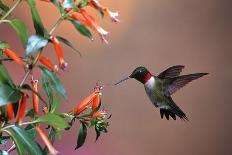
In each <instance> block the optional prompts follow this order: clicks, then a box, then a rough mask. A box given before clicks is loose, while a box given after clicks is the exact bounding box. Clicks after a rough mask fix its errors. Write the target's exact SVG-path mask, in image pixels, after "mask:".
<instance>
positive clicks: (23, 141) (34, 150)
mask: <svg viewBox="0 0 232 155" xmlns="http://www.w3.org/2000/svg"><path fill="white" fill-rule="evenodd" d="M8 133H9V135H10V136H11V138H12V139H13V140H14V142H15V145H16V146H17V151H18V154H20V155H25V154H26V152H28V153H29V154H42V152H41V150H40V148H39V147H38V144H37V143H36V142H35V141H34V140H33V139H32V137H31V136H30V135H29V134H28V133H27V132H26V131H25V130H24V129H23V128H21V127H19V126H13V127H12V128H11V130H8Z"/></svg>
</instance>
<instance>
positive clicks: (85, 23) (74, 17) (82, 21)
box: [69, 12, 91, 27]
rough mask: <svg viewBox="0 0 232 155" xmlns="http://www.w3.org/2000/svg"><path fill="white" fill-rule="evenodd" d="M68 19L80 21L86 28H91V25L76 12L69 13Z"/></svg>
mask: <svg viewBox="0 0 232 155" xmlns="http://www.w3.org/2000/svg"><path fill="white" fill-rule="evenodd" d="M69 17H70V18H72V19H75V20H78V21H80V22H81V23H82V24H84V25H85V26H86V27H91V24H90V23H89V22H88V21H87V20H86V19H85V18H84V17H81V16H80V15H79V14H78V13H77V12H74V13H71V14H70V15H69Z"/></svg>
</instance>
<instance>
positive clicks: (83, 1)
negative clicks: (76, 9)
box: [80, 0, 89, 7]
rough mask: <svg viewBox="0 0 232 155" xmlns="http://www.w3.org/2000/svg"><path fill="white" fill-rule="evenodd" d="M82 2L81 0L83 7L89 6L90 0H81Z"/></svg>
mask: <svg viewBox="0 0 232 155" xmlns="http://www.w3.org/2000/svg"><path fill="white" fill-rule="evenodd" d="M80 2H81V7H85V6H88V4H89V3H88V2H89V1H88V0H80Z"/></svg>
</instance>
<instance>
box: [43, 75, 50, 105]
mask: <svg viewBox="0 0 232 155" xmlns="http://www.w3.org/2000/svg"><path fill="white" fill-rule="evenodd" d="M42 87H43V89H44V91H45V93H46V95H47V97H48V100H49V104H50V105H51V104H52V103H53V93H52V88H51V86H50V83H49V79H48V77H47V76H46V74H42Z"/></svg>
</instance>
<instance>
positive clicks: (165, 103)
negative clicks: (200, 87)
mask: <svg viewBox="0 0 232 155" xmlns="http://www.w3.org/2000/svg"><path fill="white" fill-rule="evenodd" d="M184 67H185V66H183V65H175V66H172V67H169V68H168V69H166V70H165V71H163V72H161V73H160V74H159V75H158V76H155V75H152V74H151V72H150V71H149V70H148V69H147V68H145V67H143V66H140V67H137V68H136V69H135V70H134V71H133V72H132V74H131V75H130V76H128V77H126V78H124V79H122V80H120V81H119V82H117V83H115V85H118V84H119V83H121V82H123V81H126V80H128V79H131V78H132V79H135V80H137V81H139V82H141V83H142V84H143V85H144V88H145V91H146V94H147V96H148V97H149V99H150V101H151V102H152V104H153V105H154V106H155V107H156V108H159V109H160V116H161V118H162V119H163V118H164V116H165V117H166V119H167V120H169V116H171V117H172V118H173V120H176V116H178V117H179V118H180V119H182V120H186V121H188V117H187V116H186V114H185V113H184V112H183V111H182V110H181V109H180V108H179V107H178V106H177V105H176V103H175V102H174V101H173V99H172V97H171V95H172V94H174V93H175V92H176V91H178V90H179V89H180V88H182V87H184V86H185V85H186V84H188V83H189V82H191V81H193V80H196V79H198V78H200V77H202V76H204V75H207V74H208V73H194V74H188V75H180V73H181V71H182V70H183V69H184Z"/></svg>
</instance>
